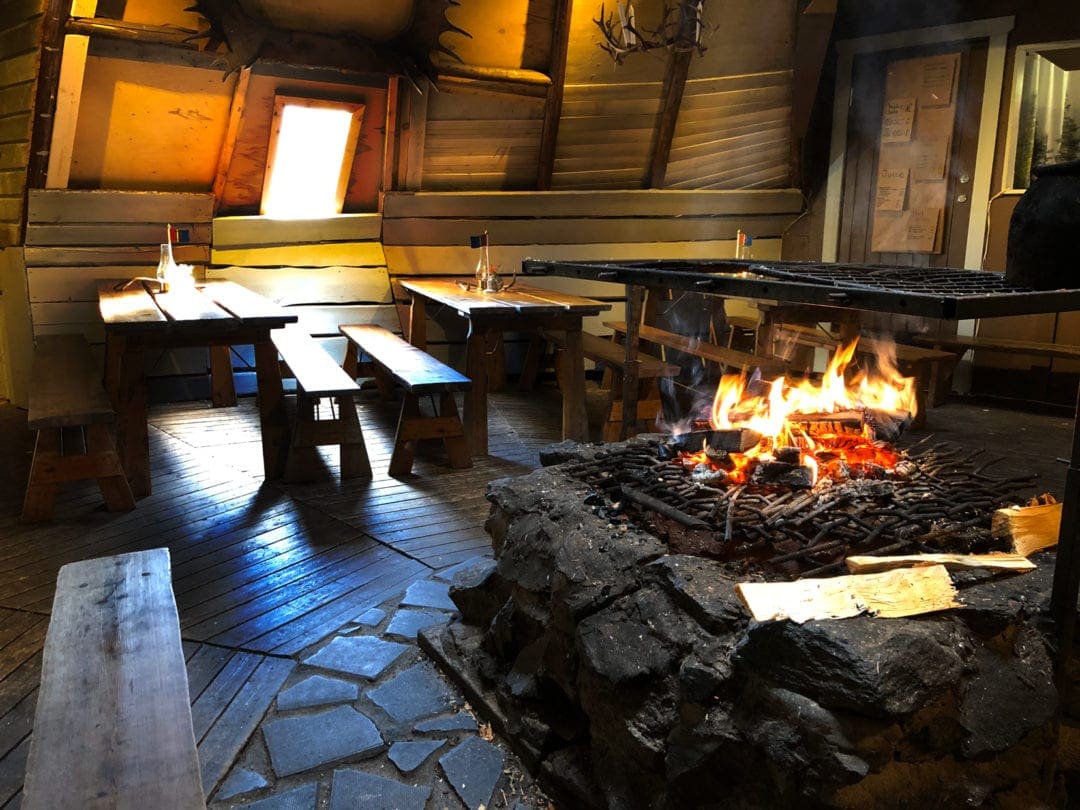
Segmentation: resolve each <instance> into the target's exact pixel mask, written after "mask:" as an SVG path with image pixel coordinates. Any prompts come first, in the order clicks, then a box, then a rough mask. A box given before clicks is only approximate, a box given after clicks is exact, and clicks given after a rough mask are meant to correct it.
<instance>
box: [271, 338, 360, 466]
mask: <svg viewBox="0 0 1080 810" xmlns="http://www.w3.org/2000/svg"><path fill="white" fill-rule="evenodd" d="M270 339H271V340H272V341H273V342H274V348H276V349H277V351H278V354H280V355H281V359H282V360H284V361H285V364H286V365H287V366H288V370H289V373H290V374H291V375H292V376H293V377H295V378H296V421H295V423H294V425H293V429H292V431H291V434H292V435H291V437H290V439H289V452H288V457H287V459H286V461H285V479H286V480H287V481H309V480H311V479H313V478H316V477H317V476H318V468H319V458H318V451H317V450H316V448H317V447H319V446H322V445H328V444H336V445H338V446H339V447H340V449H341V477H342V478H371V463H370V461H369V460H368V453H367V447H366V446H365V445H364V434H363V431H361V429H360V420H359V418H357V416H356V403H355V401H354V397H355V396H356V395H357V394H359V393H360V386H359V385H357V384H356V380H354V379H353V378H352V377H350V376H349V375H348V374H346V373H345V372H344V371H343V370H342V368H341V366H339V365H338V364H337V362H336V361H335V360H334V358H332V357H331V356H330V355H328V354H327V353H326V351H325V350H324V349H323V347H322V346H320V345H319V343H318V341H316V340H315V339H314V338H312V337H311V336H310V335H309V334H308V333H307V332H305V331H304V330H303V329H300V328H298V327H287V328H285V329H275V330H273V331H272V332H271V333H270ZM326 398H332V399H333V400H334V405H336V406H337V414H336V415H333V414H332V415H331V416H330V418H320V417H321V416H322V415H321V414H320V413H318V410H319V408H318V406H319V400H321V399H326Z"/></svg>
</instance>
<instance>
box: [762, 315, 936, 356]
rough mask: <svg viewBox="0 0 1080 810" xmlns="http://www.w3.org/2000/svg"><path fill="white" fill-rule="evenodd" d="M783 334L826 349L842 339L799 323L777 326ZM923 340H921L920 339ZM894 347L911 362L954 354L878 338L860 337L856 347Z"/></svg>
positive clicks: (860, 350)
mask: <svg viewBox="0 0 1080 810" xmlns="http://www.w3.org/2000/svg"><path fill="white" fill-rule="evenodd" d="M777 329H778V331H779V332H780V333H781V334H787V335H790V336H792V337H793V338H794V340H795V342H796V343H801V344H802V345H804V346H816V347H820V348H824V349H835V348H836V347H837V346H838V345H840V340H839V338H837V337H834V336H831V335H829V334H827V333H825V332H823V331H821V330H820V329H815V328H813V327H808V326H799V325H797V324H789V323H785V324H781V325H779V326H778V327H777ZM920 342H921V341H920ZM890 346H891V347H892V349H893V352H894V353H895V355H896V359H897V360H905V361H910V362H918V361H920V360H930V361H931V362H936V361H939V360H951V359H953V355H952V353H951V352H946V351H942V350H940V349H933V348H926V347H924V346H912V345H910V344H908V343H896V342H894V341H889V340H879V339H877V338H870V337H865V336H864V337H860V338H859V345H858V346H856V347H855V351H856V353H857V354H870V353H873V354H879V353H880V352H882V351H884V350H886V349H888V347H890Z"/></svg>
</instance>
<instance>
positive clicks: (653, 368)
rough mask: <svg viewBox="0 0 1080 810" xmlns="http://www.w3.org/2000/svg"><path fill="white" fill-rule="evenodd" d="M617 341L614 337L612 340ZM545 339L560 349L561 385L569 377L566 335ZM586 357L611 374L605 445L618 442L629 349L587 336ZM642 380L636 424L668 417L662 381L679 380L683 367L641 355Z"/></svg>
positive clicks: (546, 335)
mask: <svg viewBox="0 0 1080 810" xmlns="http://www.w3.org/2000/svg"><path fill="white" fill-rule="evenodd" d="M612 337H614V336H612ZM543 338H544V339H545V340H547V341H548V342H549V343H551V344H552V345H554V346H555V347H556V353H555V377H556V379H557V380H559V381H560V384H561V381H562V379H563V376H564V374H565V369H563V366H562V348H563V345H564V343H563V340H564V339H563V335H562V333H560V332H547V331H545V332H544V333H543ZM581 345H582V353H583V354H584V355H585V357H586V358H587V359H589V360H592V361H593V362H594V363H596V364H597V365H598V366H601V367H603V368H604V369H605V371H606V372H608V373H609V374H610V379H609V380H608V383H609V391H610V393H609V395H608V404H607V411H606V414H605V416H604V427H603V431H602V434H601V435H602V438H603V440H604V441H605V442H616V441H619V439H620V438H621V437H622V423H623V419H624V414H623V369H624V368H625V367H626V348H625V347H624V346H623V345H622V344H621V343H616V342H615V340H613V339H611V338H603V337H600V336H599V335H593V334H590V333H588V332H583V333H582V335H581ZM637 357H638V380H639V381H640V389H641V390H640V393H639V395H638V402H637V414H636V418H635V419H634V424H640V423H645V422H653V421H655V420H656V419H657V417H659V416H662V415H663V413H664V405H663V402H662V401H661V399H660V386H659V380H661V379H665V378H669V377H675V376H677V375H678V373H679V367H678V366H675V365H672V364H671V363H665V362H664V361H663V360H661V359H659V358H658V357H653V356H652V355H651V354H646V353H644V352H640V351H639V352H638V356H637Z"/></svg>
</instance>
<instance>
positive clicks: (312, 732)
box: [263, 706, 384, 777]
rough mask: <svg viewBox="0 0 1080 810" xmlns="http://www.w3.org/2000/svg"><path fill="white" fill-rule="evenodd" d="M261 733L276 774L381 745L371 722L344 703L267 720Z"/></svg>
mask: <svg viewBox="0 0 1080 810" xmlns="http://www.w3.org/2000/svg"><path fill="white" fill-rule="evenodd" d="M263 736H264V737H265V738H266V747H267V748H268V749H270V762H271V764H272V765H273V766H274V773H275V774H277V775H278V777H282V776H288V775H289V774H294V773H300V772H301V771H306V770H310V769H311V768H317V767H320V766H322V765H329V764H330V763H331V762H336V761H338V760H340V759H345V758H346V757H350V758H352V757H356V758H363V757H368V756H371V755H373V754H377V753H378V752H379V751H382V750H383V748H384V745H383V739H382V736H381V735H380V734H379V730H378V729H377V728H375V724H374V723H372V722H371V721H370V720H369V719H368V718H367V717H366V716H365V715H362V714H360V712H358V711H356V710H355V709H352V708H349V707H348V706H339V707H338V708H336V709H329V710H327V711H323V712H317V713H315V714H308V715H302V716H299V717H284V718H277V719H274V720H270V721H268V722H266V723H264V724H263Z"/></svg>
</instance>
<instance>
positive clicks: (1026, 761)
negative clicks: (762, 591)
mask: <svg viewBox="0 0 1080 810" xmlns="http://www.w3.org/2000/svg"><path fill="white" fill-rule="evenodd" d="M841 376H842V373H841ZM755 385H756V383H754V382H752V381H744V382H743V391H742V392H740V394H739V395H738V396H737V397H730V398H727V399H725V396H726V395H722V394H720V393H718V395H717V397H716V400H715V402H714V406H713V408H712V413H711V414H710V415H709V423H708V424H707V425H706V424H702V425H698V426H697V427H699V428H700V430H699V431H698V432H697V433H696V434H693V433H692V432H687V433H682V434H679V435H676V436H666V435H665V436H658V435H654V436H641V437H637V438H636V439H634V440H631V441H629V442H625V443H620V444H613V445H606V446H603V447H590V446H581V445H573V444H570V443H564V444H562V445H557V446H555V447H553V448H551V449H550V451H549V452H548V453H547V454H546V457H545V463H548V464H549V465H550V466H548V467H546V468H545V469H543V470H539V471H537V472H535V473H533V474H531V475H528V476H525V477H523V478H518V479H506V480H502V481H497V482H494V483H493V484H492V485H491V486H490V488H489V492H488V497H489V500H491V502H492V504H493V506H492V514H491V517H490V518H489V521H488V525H487V527H488V531H489V533H490V534H491V537H492V545H493V547H494V550H495V555H496V559H495V560H494V561H491V562H490V563H489V564H487V565H484V566H479V567H477V568H474V569H472V570H470V571H468V572H465V573H463V574H462V575H459V577H458V580H457V581H456V582H455V585H454V587H453V588H452V590H451V595H452V597H453V598H454V600H455V602H456V604H457V605H458V607H459V609H460V610H461V614H462V615H461V620H460V621H455V622H452V623H451V624H450V625H449V626H447V627H446V628H445V629H440V630H433V631H429V632H425V633H424V634H422V637H421V640H422V643H423V644H424V645H425V647H426V648H427V649H428V650H429V652H431V653H432V654H433V655H434V656H435V657H436V659H437V660H439V661H440V662H441V663H442V665H443V666H444V668H446V669H447V671H448V672H449V673H450V674H451V675H452V676H453V677H455V678H456V679H457V680H458V681H459V682H460V683H461V684H462V686H463V687H464V688H465V689H466V691H467V692H468V693H469V694H470V696H471V699H472V701H473V702H474V704H475V705H476V706H477V708H478V709H479V710H480V711H481V712H482V713H483V714H485V715H486V716H487V717H488V718H489V719H490V720H491V721H492V722H493V723H494V724H495V725H496V727H497V728H499V730H500V731H502V732H503V733H504V734H506V736H507V737H508V738H509V739H510V740H512V741H513V742H514V743H515V744H516V745H517V747H518V749H519V752H520V753H521V754H522V756H523V757H524V758H525V759H526V761H529V762H531V763H532V764H533V765H534V766H536V767H537V768H538V769H539V770H540V771H541V773H542V774H544V775H545V776H546V777H547V779H548V784H549V787H550V788H551V790H552V791H553V792H555V793H556V794H557V795H561V796H562V798H563V799H564V801H566V802H567V803H568V805H569V806H575V807H576V806H580V807H611V808H646V807H647V808H676V807H678V808H688V807H694V808H708V807H717V808H760V807H777V806H800V807H803V806H805V807H817V806H826V807H869V806H874V807H889V806H904V807H956V806H1023V807H1037V806H1041V805H1040V801H1041V800H1042V797H1043V796H1044V789H1043V786H1042V775H1043V769H1044V767H1045V765H1046V763H1047V762H1048V761H1050V759H1051V757H1052V753H1053V746H1054V740H1055V736H1054V733H1053V717H1054V712H1055V709H1056V707H1057V693H1056V690H1055V687H1054V681H1053V673H1052V663H1051V655H1050V650H1049V648H1048V645H1047V641H1046V637H1045V635H1044V633H1043V628H1042V627H1041V623H1042V620H1043V618H1044V613H1045V610H1046V607H1047V604H1048V602H1049V595H1050V590H1051V584H1052V577H1053V574H1052V564H1051V563H1048V562H1046V561H1042V562H1040V561H1039V559H1038V555H1036V558H1035V561H1036V562H1037V563H1039V567H1038V568H1037V569H1036V570H1035V571H1034V572H1032V573H1029V574H1025V575H1022V576H1015V575H1011V576H1010V575H1004V576H1003V575H1001V574H997V575H994V574H989V573H986V572H968V573H962V574H957V575H954V581H955V584H956V585H957V587H958V589H959V602H960V607H956V608H953V609H950V610H947V611H941V612H937V613H933V614H930V615H924V616H919V617H913V618H900V619H883V618H877V617H874V616H870V615H864V616H857V617H854V618H849V619H844V620H841V621H806V622H804V623H797V622H793V621H770V622H755V621H753V620H752V619H751V617H750V614H749V612H748V610H747V609H746V607H745V606H744V605H743V603H742V602H741V601H740V599H739V597H738V595H737V592H736V585H737V584H738V583H740V582H744V581H746V580H758V581H762V580H786V579H793V578H799V577H806V576H807V575H814V576H821V575H828V574H831V573H834V572H836V571H835V569H838V568H839V567H840V566H841V565H842V564H843V559H844V558H845V557H846V556H848V555H850V554H853V553H860V554H865V553H871V554H890V553H895V552H903V553H911V552H915V551H930V550H932V551H942V550H951V551H960V552H969V551H986V550H989V549H991V548H992V547H993V540H992V538H991V536H990V532H989V524H990V515H991V512H992V510H993V509H994V508H996V507H998V506H1001V505H1003V504H1004V503H1007V502H1009V501H1011V500H1013V496H1014V495H1015V493H1016V492H1017V491H1018V490H1019V489H1021V488H1023V487H1024V486H1025V485H1029V484H1030V480H1028V479H1024V480H1017V479H1011V480H1010V479H998V478H994V477H993V476H992V475H991V474H990V471H989V469H988V468H989V467H990V461H991V460H984V459H982V458H981V456H978V455H975V454H964V453H962V452H960V451H958V450H954V449H951V448H948V447H944V446H941V445H934V444H932V443H930V442H924V443H923V444H921V445H918V446H914V447H911V448H908V449H907V450H906V451H902V450H897V449H895V448H894V447H892V445H891V444H888V443H887V442H885V441H884V440H882V439H881V438H879V434H878V433H877V432H876V431H878V430H880V427H879V426H880V425H881V424H882V422H883V420H882V418H881V414H882V413H883V412H887V413H888V414H889V415H890V417H896V416H897V415H900V414H901V411H900V409H899V408H886V409H882V408H881V407H880V403H879V404H878V405H877V406H874V407H870V406H869V405H867V404H866V403H855V402H850V401H837V402H836V403H834V405H833V407H832V408H831V409H827V408H823V407H821V405H820V403H818V404H817V405H815V406H814V408H813V411H812V417H811V418H807V414H806V413H804V414H802V415H799V414H798V411H797V410H796V411H789V412H786V413H785V415H784V418H783V419H782V420H780V422H779V423H778V425H779V427H776V425H775V424H774V428H771V429H765V428H764V427H763V423H761V422H760V421H754V420H756V419H759V418H760V417H762V416H763V414H762V413H761V412H759V411H758V410H757V408H756V406H753V407H751V406H750V405H749V404H748V403H749V401H750V400H752V399H753V398H754V394H755V392H754V391H753V388H754V386H755ZM724 390H726V389H725V387H724V386H721V391H724ZM748 390H749V392H750V395H749V396H748V395H747V391H748ZM848 390H850V386H849V387H848ZM757 393H760V394H762V395H763V396H761V397H759V398H760V399H762V400H764V401H770V400H769V397H770V396H772V397H773V398H772V400H771V402H772V404H773V408H774V409H775V408H776V403H777V401H778V398H779V394H778V393H777V389H776V387H775V384H773V387H772V388H771V389H770V390H764V391H759V392H757ZM729 400H730V401H729ZM724 403H727V404H724ZM732 414H735V415H736V416H734V417H733V416H732ZM793 414H795V415H793ZM765 415H766V416H767V415H768V414H767V413H766V414H765ZM899 422H902V419H899V420H898V419H896V418H891V419H890V420H889V423H890V425H895V424H897V423H899ZM688 427H694V425H690V426H688ZM888 431H889V436H890V438H893V437H895V433H896V431H895V429H894V427H889V428H888ZM868 448H869V449H868ZM803 470H806V471H805V472H804V471H803ZM1051 559H1052V558H1051Z"/></svg>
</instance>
